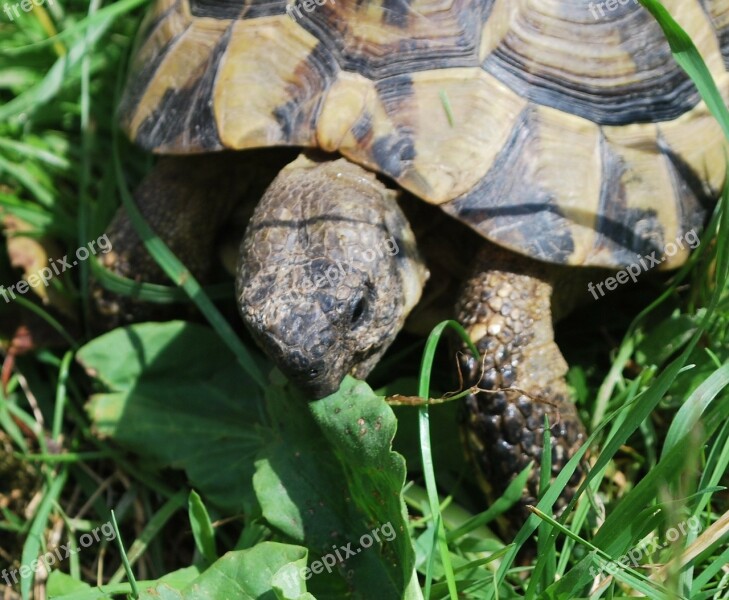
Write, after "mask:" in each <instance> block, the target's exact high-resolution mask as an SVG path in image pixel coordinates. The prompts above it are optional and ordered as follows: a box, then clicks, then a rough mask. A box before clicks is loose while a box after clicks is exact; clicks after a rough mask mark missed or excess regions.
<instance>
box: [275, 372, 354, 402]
mask: <svg viewBox="0 0 729 600" xmlns="http://www.w3.org/2000/svg"><path fill="white" fill-rule="evenodd" d="M285 374H286V376H287V377H288V379H289V380H290V381H291V382H292V383H293V384H294V385H295V386H296V387H297V388H298V389H300V390H301V391H303V392H304V393H305V394H306V395H307V396H311V399H312V400H321V399H322V398H326V397H327V396H331V395H332V394H334V393H336V392H337V391H339V386H340V385H341V384H342V379H343V377H337V375H336V374H335V373H327V372H326V371H323V370H319V369H310V370H309V371H307V372H306V373H300V372H297V373H285Z"/></svg>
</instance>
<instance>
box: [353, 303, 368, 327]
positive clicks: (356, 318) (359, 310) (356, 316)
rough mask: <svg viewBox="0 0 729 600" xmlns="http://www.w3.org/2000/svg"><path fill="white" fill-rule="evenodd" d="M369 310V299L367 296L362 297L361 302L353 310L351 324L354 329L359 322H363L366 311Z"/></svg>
mask: <svg viewBox="0 0 729 600" xmlns="http://www.w3.org/2000/svg"><path fill="white" fill-rule="evenodd" d="M366 308H367V298H366V297H365V296H362V297H361V298H360V299H359V300H357V303H356V304H355V305H354V308H353V309H352V316H351V317H350V323H351V325H352V328H355V327H356V326H357V325H358V324H359V322H360V321H361V320H362V317H363V316H364V314H365V310H366Z"/></svg>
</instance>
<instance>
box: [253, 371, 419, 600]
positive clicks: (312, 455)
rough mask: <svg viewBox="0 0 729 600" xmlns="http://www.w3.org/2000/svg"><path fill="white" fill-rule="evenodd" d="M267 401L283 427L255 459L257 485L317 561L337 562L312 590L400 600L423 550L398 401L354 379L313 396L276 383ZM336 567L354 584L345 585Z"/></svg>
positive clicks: (272, 514) (270, 512) (273, 518)
mask: <svg viewBox="0 0 729 600" xmlns="http://www.w3.org/2000/svg"><path fill="white" fill-rule="evenodd" d="M268 407H269V410H270V412H271V417H272V420H273V421H274V426H275V429H276V435H275V437H273V438H272V439H271V440H270V443H269V444H268V445H267V447H266V448H265V449H264V450H263V452H262V453H261V455H260V456H259V460H258V461H257V462H256V475H255V477H254V486H255V489H256V494H257V497H258V501H259V503H260V505H261V507H262V510H263V516H264V518H265V519H266V520H267V521H268V522H269V523H270V524H271V525H273V526H274V527H275V528H277V529H278V530H280V531H281V532H283V533H285V534H286V535H287V536H288V537H289V538H291V539H292V540H293V541H295V542H297V543H301V544H304V543H305V544H306V545H307V546H308V547H309V549H310V550H311V551H312V554H313V555H314V556H313V558H315V560H314V561H312V564H311V565H310V566H312V568H313V566H314V564H315V563H316V560H319V559H321V560H326V561H328V562H329V563H331V564H329V565H328V566H327V567H325V571H324V573H323V574H322V573H319V574H317V576H316V577H314V578H313V580H312V583H311V589H312V590H313V591H314V593H315V594H316V595H317V597H320V598H324V597H332V598H337V597H341V594H342V593H344V590H346V589H348V590H351V591H352V592H351V593H353V594H354V596H352V597H354V598H372V597H377V598H380V599H383V600H385V599H390V598H392V599H393V600H394V599H398V598H401V597H402V595H403V592H404V590H405V588H406V587H407V585H408V583H409V581H410V579H411V577H412V572H413V562H414V558H413V551H412V547H411V543H410V538H409V535H408V531H407V526H406V520H405V510H404V503H403V500H402V487H403V484H404V481H405V464H404V460H403V458H402V457H401V456H400V455H398V454H396V453H394V452H392V450H391V443H392V439H393V437H394V434H395V425H396V421H395V417H394V415H393V413H392V410H391V409H390V407H389V406H387V404H386V403H385V402H384V399H382V398H379V397H377V396H375V395H374V393H373V392H372V391H371V390H370V388H369V387H368V386H367V385H366V384H364V383H362V382H358V381H356V380H354V379H352V378H347V379H345V381H344V383H343V384H342V387H341V389H340V390H339V392H337V393H336V394H334V395H332V396H329V397H327V398H324V399H323V400H319V401H316V402H312V403H311V404H307V403H306V402H305V401H304V399H303V398H300V397H298V396H296V395H295V394H292V393H290V392H288V390H287V389H285V388H281V387H272V388H271V389H270V390H269V395H268ZM333 458H334V460H333ZM376 537H379V541H377V540H376V539H375V538H376ZM365 545H366V546H368V547H365ZM344 548H347V549H348V550H349V551H351V552H352V554H353V555H350V554H349V552H347V551H345V550H344ZM337 552H339V555H337ZM340 559H343V560H340ZM324 564H326V563H324ZM334 575H337V576H338V577H343V578H344V583H345V584H346V587H344V588H337V587H336V583H333V582H332V579H333V577H334ZM320 587H322V588H323V589H326V590H328V594H327V593H321V594H320V593H319V591H318V590H319V588H320ZM337 589H338V590H339V591H336V590H337Z"/></svg>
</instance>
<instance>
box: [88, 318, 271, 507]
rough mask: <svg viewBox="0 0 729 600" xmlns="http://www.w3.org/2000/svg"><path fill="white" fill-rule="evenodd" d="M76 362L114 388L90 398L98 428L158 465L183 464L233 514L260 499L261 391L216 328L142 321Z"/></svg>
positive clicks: (100, 341) (95, 344)
mask: <svg viewBox="0 0 729 600" xmlns="http://www.w3.org/2000/svg"><path fill="white" fill-rule="evenodd" d="M78 360H79V361H80V362H81V364H82V365H83V366H84V367H85V368H86V370H87V372H88V373H89V374H91V375H92V376H95V377H97V378H98V379H99V380H100V381H102V382H103V383H104V384H105V385H106V387H107V390H108V391H104V392H101V393H98V394H95V395H94V396H93V397H92V399H91V401H90V403H89V405H88V412H89V414H90V416H91V419H92V421H93V422H94V424H95V426H96V429H97V430H98V431H99V433H101V434H102V435H105V436H110V437H113V438H114V439H115V440H116V441H117V442H119V443H120V444H122V445H124V446H126V447H128V448H130V449H132V450H134V451H135V452H137V453H139V454H141V455H143V456H145V457H147V458H148V459H153V460H154V461H155V462H157V463H159V465H160V466H169V467H175V468H180V469H184V470H185V471H186V472H187V474H188V476H189V478H190V481H191V482H192V484H193V486H194V487H195V488H197V489H198V490H200V491H201V492H202V494H203V495H204V496H205V497H206V498H207V500H208V501H209V502H211V503H212V504H214V505H216V506H218V507H219V508H221V509H223V510H226V511H227V512H229V513H235V512H239V511H241V510H244V509H246V508H248V509H250V508H251V507H252V506H253V505H254V504H255V500H254V498H253V495H252V488H251V477H252V475H253V460H254V457H255V455H256V453H257V452H258V450H259V449H260V448H261V446H262V445H263V437H262V435H263V434H262V431H261V429H260V427H259V426H258V425H257V421H258V415H259V402H260V401H261V398H260V397H259V395H258V394H259V392H258V388H257V386H256V385H254V384H253V382H252V381H251V379H250V377H248V376H247V375H246V373H245V372H244V371H243V370H242V369H241V368H240V366H239V365H238V364H236V362H235V359H234V357H233V355H232V354H231V352H230V351H229V350H228V349H227V348H226V347H225V346H224V345H223V343H222V342H221V341H220V339H219V338H218V337H217V336H216V335H215V334H214V333H213V332H212V331H210V330H209V329H208V328H206V327H203V326H200V325H194V324H190V323H184V322H179V321H172V322H168V323H142V324H139V325H133V326H131V327H125V328H121V329H115V330H114V331H111V332H109V333H107V334H105V335H102V336H101V337H98V338H96V339H95V340H92V341H91V342H89V343H88V344H86V345H85V346H84V347H83V348H81V350H80V351H79V352H78Z"/></svg>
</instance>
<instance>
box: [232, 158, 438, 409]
mask: <svg viewBox="0 0 729 600" xmlns="http://www.w3.org/2000/svg"><path fill="white" fill-rule="evenodd" d="M396 196H397V194H396V193H395V192H393V191H392V190H390V189H388V188H387V187H386V186H385V185H384V184H382V182H380V181H379V180H377V178H376V177H375V176H374V175H372V174H371V173H369V172H368V171H366V170H364V169H363V168H362V167H359V166H357V165H354V164H352V163H350V162H348V161H347V160H345V159H338V160H334V161H324V162H314V161H312V160H310V159H308V158H306V157H304V156H303V155H302V156H300V157H299V158H298V159H297V160H296V161H294V162H293V163H291V164H290V165H289V166H287V167H286V168H285V169H283V170H282V171H281V173H280V174H279V175H278V177H277V178H276V179H275V180H274V181H273V183H272V184H271V185H270V187H269V188H268V190H267V191H266V193H265V195H264V196H263V198H262V199H261V201H260V202H259V204H258V206H257V207H256V210H255V213H254V215H253V217H252V219H251V221H250V223H249V225H248V228H247V230H246V234H245V237H244V239H243V243H242V246H241V260H240V265H239V268H238V277H237V298H238V306H239V309H240V312H241V315H242V317H243V320H244V322H245V323H246V325H247V327H248V329H249V330H250V331H251V333H252V335H253V337H254V338H255V339H256V341H257V342H258V344H259V345H260V346H261V347H262V348H263V350H264V351H265V352H266V353H267V354H268V355H269V356H270V357H271V359H272V360H273V361H274V362H275V363H276V364H277V365H278V367H279V368H280V369H281V370H282V371H283V372H284V373H285V374H286V375H287V377H289V379H291V380H292V381H293V382H294V383H295V384H296V385H298V386H300V387H301V388H303V389H304V391H306V392H307V393H309V394H310V395H312V396H313V397H314V398H321V397H324V396H326V395H329V394H331V393H333V392H335V391H336V390H337V389H338V388H339V384H340V383H341V381H342V379H343V378H344V376H345V375H346V374H348V373H349V374H352V375H354V376H355V377H359V378H364V377H366V376H367V374H368V373H369V372H370V370H371V369H372V368H373V367H374V365H375V364H376V363H377V361H378V360H379V358H380V357H381V356H382V354H383V353H384V352H385V350H386V349H387V347H388V346H389V345H390V344H391V343H392V341H393V340H394V338H395V336H396V335H397V333H398V331H400V329H401V328H402V325H403V323H404V321H405V318H406V317H407V315H408V313H409V312H410V310H411V309H412V308H413V306H415V304H417V302H418V300H419V299H420V294H421V292H422V288H423V285H424V283H425V280H426V278H427V270H426V269H425V266H424V264H423V262H422V260H421V259H420V257H419V255H418V252H417V248H416V246H415V238H414V236H413V233H412V231H411V229H410V226H409V225H408V223H407V221H406V219H405V216H404V215H403V213H402V212H401V210H400V208H399V207H398V205H397V202H396Z"/></svg>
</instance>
